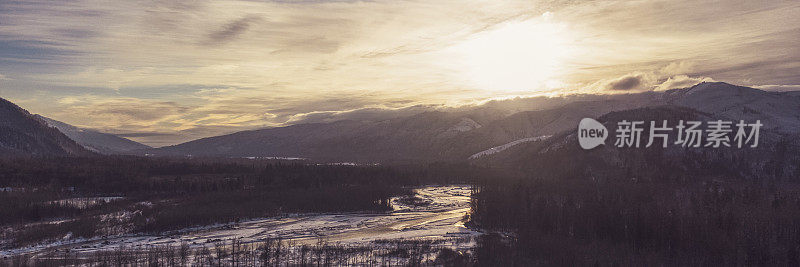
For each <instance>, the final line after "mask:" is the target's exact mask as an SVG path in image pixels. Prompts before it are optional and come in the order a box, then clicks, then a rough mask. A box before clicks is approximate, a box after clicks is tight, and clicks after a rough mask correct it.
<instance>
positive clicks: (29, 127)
mask: <svg viewBox="0 0 800 267" xmlns="http://www.w3.org/2000/svg"><path fill="white" fill-rule="evenodd" d="M0 154H2V155H37V156H44V155H57V156H64V155H89V154H91V152H89V151H87V150H86V149H84V148H83V147H82V146H80V145H78V144H77V143H75V141H73V140H71V139H69V137H67V136H66V135H64V134H63V133H61V132H59V131H58V130H57V129H55V128H51V127H48V126H47V124H46V123H45V122H44V121H43V120H41V119H39V118H37V117H36V116H34V115H31V114H30V113H28V111H26V110H24V109H22V108H20V107H19V106H17V105H15V104H14V103H11V102H9V101H8V100H5V99H2V98H0Z"/></svg>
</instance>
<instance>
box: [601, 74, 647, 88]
mask: <svg viewBox="0 0 800 267" xmlns="http://www.w3.org/2000/svg"><path fill="white" fill-rule="evenodd" d="M641 85H642V76H641V75H635V76H625V77H620V78H618V79H616V80H613V81H611V82H609V83H608V85H607V87H606V88H607V89H609V90H631V89H636V88H638V87H639V86H641Z"/></svg>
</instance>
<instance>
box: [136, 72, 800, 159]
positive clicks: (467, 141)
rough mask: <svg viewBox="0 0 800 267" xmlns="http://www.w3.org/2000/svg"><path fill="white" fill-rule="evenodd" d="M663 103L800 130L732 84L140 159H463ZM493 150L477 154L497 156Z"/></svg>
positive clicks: (496, 109)
mask: <svg viewBox="0 0 800 267" xmlns="http://www.w3.org/2000/svg"><path fill="white" fill-rule="evenodd" d="M554 103H555V104H554ZM665 105H666V106H673V107H683V108H689V109H691V110H695V111H697V112H702V113H705V114H709V115H710V116H713V117H718V118H724V119H730V120H739V119H743V120H747V121H749V122H750V121H755V120H757V119H758V120H761V121H762V123H763V124H764V125H765V126H764V127H765V128H766V129H769V130H771V131H773V132H774V133H776V134H794V133H798V132H800V112H798V111H800V98H799V97H798V96H797V95H796V94H791V93H789V92H767V91H762V90H758V89H753V88H748V87H742V86H735V85H730V84H727V83H700V84H698V85H695V86H692V87H689V88H683V89H675V90H669V91H666V92H645V93H632V94H618V95H580V96H574V97H569V98H553V99H551V101H550V102H548V99H547V98H532V99H517V100H513V101H509V102H490V103H487V104H485V105H482V106H476V107H472V108H465V109H452V110H446V109H445V110H443V111H430V112H424V113H420V114H416V115H412V116H408V117H399V118H392V119H387V120H381V121H354V120H342V121H337V122H331V123H309V124H298V125H292V126H287V127H277V128H269V129H261V130H253V131H244V132H238V133H233V134H229V135H224V136H217V137H210V138H204V139H199V140H195V141H191V142H187V143H183V144H179V145H174V146H169V147H163V148H158V149H148V150H141V151H138V153H147V154H154V155H173V156H186V155H194V156H224V157H247V156H280V157H303V158H311V159H313V160H321V161H365V162H389V161H463V160H467V159H468V158H469V157H471V156H473V155H475V154H477V153H481V152H487V151H488V150H490V149H492V148H502V149H503V150H509V149H510V148H512V147H515V146H521V145H524V144H526V143H528V141H532V140H539V139H541V138H539V137H542V136H554V135H557V134H559V133H562V132H564V131H569V130H573V129H575V127H576V126H577V124H578V122H579V121H580V120H581V119H582V118H597V117H600V116H602V115H604V114H607V113H610V112H617V111H625V110H631V109H636V108H642V107H656V106H665ZM536 142H537V143H538V141H536ZM512 150H513V149H512ZM488 152H492V151H488ZM488 152H487V153H482V154H480V155H489V154H495V153H496V152H492V153H488ZM497 154H504V153H497ZM494 156H496V155H492V157H494ZM473 158H475V157H473Z"/></svg>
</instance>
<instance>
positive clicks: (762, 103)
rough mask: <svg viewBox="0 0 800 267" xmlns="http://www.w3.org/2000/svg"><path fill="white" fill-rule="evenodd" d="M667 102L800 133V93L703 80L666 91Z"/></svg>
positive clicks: (786, 131) (782, 130)
mask: <svg viewBox="0 0 800 267" xmlns="http://www.w3.org/2000/svg"><path fill="white" fill-rule="evenodd" d="M663 100H664V101H665V104H672V105H677V106H684V107H689V108H693V109H696V110H698V111H702V112H706V113H710V114H714V115H716V116H719V117H722V118H728V119H734V120H745V121H755V120H761V122H762V123H764V127H765V128H768V129H774V130H775V131H777V132H783V133H797V132H800V95H798V94H797V92H768V91H763V90H759V89H755V88H750V87H744V86H737V85H732V84H727V83H723V82H713V83H712V82H703V83H699V84H697V85H695V86H692V87H689V88H684V89H675V90H669V91H666V92H664V96H663Z"/></svg>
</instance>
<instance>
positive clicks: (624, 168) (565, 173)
mask: <svg viewBox="0 0 800 267" xmlns="http://www.w3.org/2000/svg"><path fill="white" fill-rule="evenodd" d="M717 119H722V118H721V117H718V116H717V115H713V114H709V113H705V112H701V111H697V110H694V109H690V108H686V107H679V106H659V107H647V108H638V109H631V110H625V111H618V112H611V113H609V114H606V115H603V116H601V117H599V118H598V121H600V122H601V123H602V124H603V125H605V126H606V128H607V129H609V130H611V131H613V130H612V129H615V128H616V123H617V122H619V121H622V120H628V121H661V120H668V121H669V122H671V123H675V122H677V121H678V120H685V121H688V120H697V121H709V120H717ZM644 128H645V129H644V131H643V132H642V136H641V141H642V143H641V147H639V148H618V147H616V146H614V141H615V136H614V134H613V133H612V134H611V136H609V138H608V139H607V140H606V144H605V145H603V146H600V147H597V148H594V149H591V150H583V149H582V148H581V147H580V145H579V144H578V138H577V136H576V134H577V131H576V130H569V131H564V132H562V133H560V134H558V135H555V136H553V137H551V138H549V139H547V140H544V141H541V142H533V143H526V144H520V145H518V146H515V147H512V148H509V149H507V150H505V151H503V152H500V153H496V154H493V155H490V156H487V157H486V158H484V159H482V161H484V162H487V163H489V164H492V165H497V166H505V167H511V168H512V169H517V170H521V171H524V172H526V173H535V174H536V175H540V176H542V177H552V178H559V177H584V178H593V179H645V180H653V179H684V178H685V177H711V178H721V179H729V178H743V179H760V180H763V179H779V180H780V179H797V178H798V177H800V141H798V139H797V135H787V134H784V133H780V132H777V131H776V130H774V129H762V130H761V131H760V139H759V144H758V147H756V148H752V147H749V146H748V147H743V148H736V147H721V148H711V147H700V148H683V147H681V146H680V145H674V144H671V145H669V146H668V147H667V148H661V147H660V146H654V147H648V148H645V147H644V145H645V144H646V143H647V141H648V139H649V132H648V130H649V125H646V126H644ZM676 134H677V133H675V132H673V133H671V134H670V138H671V139H670V140H671V141H673V142H674V141H675V138H676ZM657 141H660V139H657ZM588 176H591V177H588Z"/></svg>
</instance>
